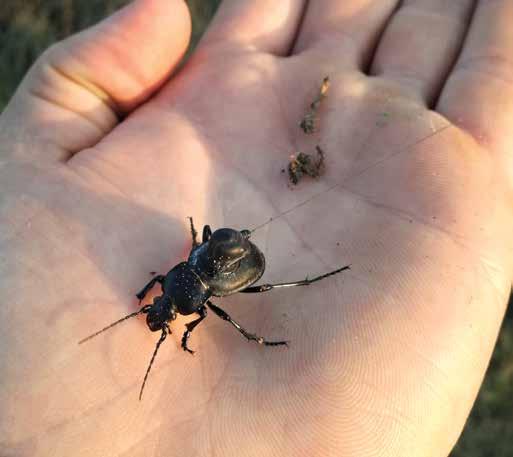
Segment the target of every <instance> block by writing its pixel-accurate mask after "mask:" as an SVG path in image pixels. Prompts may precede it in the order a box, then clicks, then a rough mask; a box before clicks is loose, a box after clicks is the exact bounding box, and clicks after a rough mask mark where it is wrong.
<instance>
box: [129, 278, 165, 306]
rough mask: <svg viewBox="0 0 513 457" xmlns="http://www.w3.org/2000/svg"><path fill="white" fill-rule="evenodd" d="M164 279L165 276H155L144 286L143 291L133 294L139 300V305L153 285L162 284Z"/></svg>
mask: <svg viewBox="0 0 513 457" xmlns="http://www.w3.org/2000/svg"><path fill="white" fill-rule="evenodd" d="M164 278H165V276H164V275H157V276H154V277H153V278H152V279H151V280H150V282H149V283H148V284H146V285H145V286H144V287H143V289H142V290H141V291H140V292H139V293H137V294H135V296H136V297H137V298H138V299H139V305H140V304H141V302H142V301H143V300H144V297H146V294H147V293H148V292H149V291H150V289H151V288H152V287H153V286H154V285H155V283H157V282H158V283H160V284H162V282H163V281H164Z"/></svg>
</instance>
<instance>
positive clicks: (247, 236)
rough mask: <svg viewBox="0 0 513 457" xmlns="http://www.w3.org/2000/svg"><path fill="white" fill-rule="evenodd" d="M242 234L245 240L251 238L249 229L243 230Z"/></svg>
mask: <svg viewBox="0 0 513 457" xmlns="http://www.w3.org/2000/svg"><path fill="white" fill-rule="evenodd" d="M240 234H241V235H242V237H243V238H244V239H245V240H249V238H250V237H251V232H250V231H249V230H241V231H240Z"/></svg>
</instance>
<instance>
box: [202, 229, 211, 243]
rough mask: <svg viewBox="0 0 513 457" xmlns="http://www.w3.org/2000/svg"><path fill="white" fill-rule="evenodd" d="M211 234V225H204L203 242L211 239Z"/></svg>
mask: <svg viewBox="0 0 513 457" xmlns="http://www.w3.org/2000/svg"><path fill="white" fill-rule="evenodd" d="M211 236H212V230H211V228H210V225H205V227H203V243H206V242H207V241H208V240H210V237H211Z"/></svg>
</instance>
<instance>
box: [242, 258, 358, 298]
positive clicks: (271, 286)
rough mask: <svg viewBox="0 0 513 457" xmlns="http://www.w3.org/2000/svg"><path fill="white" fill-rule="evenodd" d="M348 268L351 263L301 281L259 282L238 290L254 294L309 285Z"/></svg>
mask: <svg viewBox="0 0 513 457" xmlns="http://www.w3.org/2000/svg"><path fill="white" fill-rule="evenodd" d="M350 268H351V265H346V266H345V267H342V268H339V269H338V270H333V271H330V272H329V273H326V274H323V275H321V276H317V277H315V278H312V279H308V278H306V279H304V280H303V281H295V282H282V283H280V284H261V285H259V286H251V287H246V288H245V289H243V290H241V291H240V292H243V293H245V294H254V293H259V292H267V291H268V290H271V289H278V288H280V287H296V286H309V285H310V284H312V283H313V282H316V281H320V280H321V279H324V278H327V277H328V276H332V275H335V274H337V273H340V272H341V271H344V270H349V269H350Z"/></svg>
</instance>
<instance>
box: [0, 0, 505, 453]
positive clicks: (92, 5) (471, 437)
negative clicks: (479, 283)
mask: <svg viewBox="0 0 513 457" xmlns="http://www.w3.org/2000/svg"><path fill="white" fill-rule="evenodd" d="M125 3H127V0H4V2H3V4H2V5H1V6H0V43H2V45H1V46H0V110H1V109H3V107H4V106H5V105H6V103H7V101H8V100H9V98H10V97H11V95H12V94H13V92H14V90H15V89H16V87H17V86H18V84H19V82H20V81H21V79H22V78H23V75H24V74H25V73H26V71H27V70H28V68H29V67H30V65H31V64H32V62H34V60H35V58H36V57H37V56H38V55H39V54H40V53H41V52H42V51H43V50H44V49H45V48H47V47H48V46H49V45H50V44H51V43H53V42H55V41H57V40H60V39H62V38H64V37H66V36H68V35H69V34H71V33H74V32H76V31H78V30H81V29H83V28H85V27H88V26H89V25H92V24H94V23H95V22H97V21H99V20H100V19H101V18H103V17H105V16H106V15H108V14H109V13H111V12H112V11H114V10H116V9H118V8H119V7H120V6H122V5H124V4H125ZM188 3H189V7H190V10H191V13H192V16H193V44H195V43H196V42H197V40H198V39H199V37H200V36H201V33H202V32H203V30H204V29H205V27H206V25H207V24H208V22H209V20H210V18H211V16H212V15H213V14H214V12H215V10H216V8H217V6H218V5H219V3H220V0H189V1H188ZM508 309H509V311H508V314H507V316H506V320H505V321H504V325H503V328H502V331H501V333H500V336H499V341H498V343H497V347H496V349H495V352H494V355H493V359H492V362H491V364H490V367H489V369H488V373H487V376H486V379H485V382H484V384H483V387H482V388H481V392H480V394H479V398H478V399H477V401H476V404H475V406H474V408H473V410H472V415H471V417H470V419H469V421H468V423H467V425H466V427H465V431H464V433H463V435H462V437H461V439H460V441H459V443H458V445H457V447H456V448H455V449H454V451H453V452H452V454H451V457H511V456H513V304H512V303H511V302H510V306H509V308H508ZM462 382H464V380H462ZM411 457H414V456H411Z"/></svg>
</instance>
